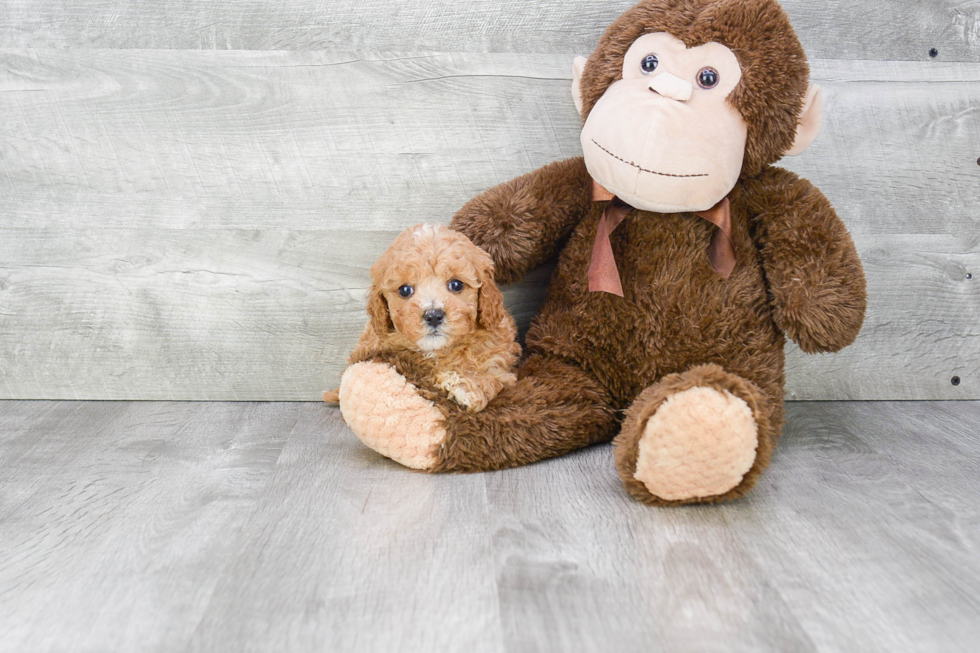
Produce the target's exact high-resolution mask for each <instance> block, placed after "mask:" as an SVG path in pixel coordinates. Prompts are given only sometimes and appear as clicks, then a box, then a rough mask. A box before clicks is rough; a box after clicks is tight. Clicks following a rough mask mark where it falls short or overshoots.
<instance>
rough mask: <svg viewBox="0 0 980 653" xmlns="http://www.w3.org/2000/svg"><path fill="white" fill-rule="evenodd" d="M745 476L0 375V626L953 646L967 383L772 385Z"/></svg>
mask: <svg viewBox="0 0 980 653" xmlns="http://www.w3.org/2000/svg"><path fill="white" fill-rule="evenodd" d="M787 417H788V428H787V431H786V434H785V436H784V437H783V440H782V443H781V445H780V447H779V448H778V449H777V451H776V456H775V459H774V461H773V464H772V466H771V467H770V469H769V470H768V471H767V473H766V475H765V476H764V477H763V479H762V481H761V482H760V484H759V485H758V486H757V488H756V489H755V490H754V491H753V492H752V493H751V494H750V495H749V496H748V497H747V498H745V499H743V500H739V501H736V502H734V503H731V504H726V505H722V506H714V507H685V508H666V509H665V508H651V507H647V506H643V505H641V504H638V503H636V502H635V501H633V500H631V499H630V498H629V496H628V495H627V494H626V493H625V492H624V491H623V489H622V486H621V485H620V483H619V480H618V477H617V475H616V471H615V468H614V466H613V460H612V452H611V449H610V447H608V446H600V447H595V448H592V449H589V450H586V451H582V452H579V453H577V454H574V455H571V456H567V457H565V458H561V459H557V460H553V461H549V462H545V463H541V464H537V465H533V466H530V467H525V468H520V469H514V470H508V471H504V472H496V473H489V474H476V475H445V476H428V475H424V474H419V473H415V472H412V471H409V470H406V469H404V468H401V467H399V466H398V465H396V464H394V463H392V462H390V461H388V460H386V459H383V458H381V457H380V456H378V455H377V454H375V453H374V452H372V451H370V450H368V449H367V448H366V447H363V446H362V445H361V444H360V443H359V442H358V441H357V440H356V438H355V437H354V436H353V434H352V433H351V432H350V431H349V430H348V429H347V428H346V426H344V425H343V423H342V421H341V420H340V417H339V413H338V411H337V410H336V409H333V408H327V407H324V406H322V405H320V406H317V405H314V404H309V403H290V404H252V403H242V402H239V403H231V404H221V403H173V402H170V403H155V402H132V403H118V402H81V403H79V402H36V401H35V402H9V401H8V402H0V563H2V564H0V651H3V652H5V653H6V652H7V651H10V652H11V653H13V652H15V651H16V652H17V653H20V652H21V651H76V650H78V651H100V652H112V651H120V652H122V651H132V650H140V651H147V652H153V651H174V650H195V651H208V652H215V653H223V652H225V651H228V652H232V651H235V652H238V651H272V650H277V651H279V650H282V651H287V650H288V651H296V652H297V653H302V652H304V651H323V650H345V651H346V650H350V651H376V650H392V649H397V650H399V651H406V652H409V653H410V652H413V651H434V650H467V651H474V652H482V651H542V652H545V651H595V650H615V651H626V652H629V651H688V650H690V651H722V650H724V651H727V650H751V651H774V652H780V653H782V652H784V651H853V650H860V651H869V652H877V651H888V652H893V651H913V650H914V651H923V650H928V651H932V650H936V651H940V650H941V651H950V652H956V651H964V652H966V651H972V650H974V649H975V643H976V641H978V639H980V483H978V482H977V478H976V473H975V472H976V467H977V464H980V434H978V431H977V427H976V425H977V424H978V423H980V402H822V403H814V402H797V403H795V404H792V405H790V406H789V408H788V414H787Z"/></svg>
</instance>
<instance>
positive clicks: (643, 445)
mask: <svg viewBox="0 0 980 653" xmlns="http://www.w3.org/2000/svg"><path fill="white" fill-rule="evenodd" d="M780 408H781V407H779V406H774V405H773V404H772V400H771V399H769V398H768V397H766V395H765V394H763V393H762V391H760V390H759V388H758V387H757V386H756V385H755V384H753V383H752V382H751V381H747V380H746V379H743V378H742V377H740V376H738V375H736V374H732V373H730V372H727V371H725V370H724V369H722V368H721V367H719V366H718V365H700V366H698V367H694V368H691V369H690V370H688V371H686V372H684V373H682V374H671V375H669V376H666V377H664V378H663V379H661V380H660V381H659V382H657V383H655V384H654V385H652V386H650V387H648V388H647V389H646V390H644V391H643V392H642V393H640V395H639V396H638V397H637V398H636V400H635V401H634V402H633V405H632V406H630V408H629V410H628V411H627V413H626V420H625V421H624V422H623V428H622V431H621V432H620V434H619V435H618V436H617V437H616V440H615V444H614V446H615V453H616V467H617V468H618V469H619V475H620V478H621V479H622V481H623V485H625V486H626V489H627V491H629V493H630V494H632V495H633V496H634V497H635V498H636V499H639V500H640V501H642V502H644V503H649V504H653V505H672V504H684V503H714V502H718V501H725V500H728V499H734V498H737V497H740V496H742V495H744V494H745V493H746V492H748V491H749V490H750V489H751V488H752V486H753V485H755V482H756V480H757V479H758V477H759V475H760V474H761V473H762V470H764V469H765V468H766V466H767V465H768V464H769V458H770V456H771V454H772V449H773V446H774V445H775V440H776V438H777V437H778V435H779V428H780V422H781V417H780V416H781V414H782V412H781V410H780ZM774 409H775V410H774Z"/></svg>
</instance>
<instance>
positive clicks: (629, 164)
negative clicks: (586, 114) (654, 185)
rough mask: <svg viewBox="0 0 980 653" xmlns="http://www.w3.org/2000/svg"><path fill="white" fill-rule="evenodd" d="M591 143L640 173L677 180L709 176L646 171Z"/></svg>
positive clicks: (594, 141) (593, 140)
mask: <svg viewBox="0 0 980 653" xmlns="http://www.w3.org/2000/svg"><path fill="white" fill-rule="evenodd" d="M592 142H593V143H595V145H596V147H598V148H599V149H600V150H602V151H603V152H605V153H606V154H608V155H609V156H611V157H612V158H614V159H616V160H618V161H622V162H623V163H625V164H626V165H628V166H633V167H634V168H636V169H637V170H639V171H640V172H649V173H650V174H651V175H658V176H660V177H678V178H682V179H687V178H690V177H708V176H709V175H707V174H701V175H672V174H670V173H667V172H657V171H656V170H647V169H646V168H644V167H641V166H638V165H636V164H635V163H633V162H632V161H627V160H626V159H624V158H623V157H621V156H616V155H615V154H613V153H612V152H610V151H609V150H607V149H606V148H604V147H603V146H601V145H599V143H597V142H596V140H595V139H594V138H593V139H592Z"/></svg>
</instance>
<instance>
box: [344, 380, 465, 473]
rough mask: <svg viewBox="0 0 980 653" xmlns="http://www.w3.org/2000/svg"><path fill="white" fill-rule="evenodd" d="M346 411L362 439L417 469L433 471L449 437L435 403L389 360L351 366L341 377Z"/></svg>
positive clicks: (393, 458) (347, 416)
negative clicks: (423, 395)
mask: <svg viewBox="0 0 980 653" xmlns="http://www.w3.org/2000/svg"><path fill="white" fill-rule="evenodd" d="M340 411H341V413H343V415H344V420H345V421H346V422H347V424H348V425H349V426H350V428H351V430H352V431H354V434H355V435H356V436H357V437H358V438H359V439H360V440H361V442H363V443H364V444H366V445H367V446H368V447H370V448H371V449H374V450H375V451H377V452H378V453H380V454H381V455H382V456H385V457H387V458H391V459H392V460H394V461H395V462H397V463H400V464H402V465H404V466H405V467H410V468H412V469H419V470H430V469H432V467H433V466H434V465H435V464H436V461H437V452H438V450H439V446H440V445H441V444H442V443H443V442H444V441H445V440H446V428H445V426H444V421H443V417H442V413H440V412H439V410H438V409H437V408H436V406H435V404H433V403H432V402H431V401H429V400H428V399H425V398H423V397H422V396H420V395H419V393H418V391H417V389H416V388H415V386H414V385H412V384H411V383H409V382H408V381H407V380H406V379H405V377H403V376H402V375H401V374H399V373H398V372H397V371H396V370H395V368H394V367H392V366H391V365H387V364H385V363H372V362H365V363H356V364H354V365H351V366H350V367H349V368H347V370H346V371H345V372H344V375H343V376H342V377H341V379H340Z"/></svg>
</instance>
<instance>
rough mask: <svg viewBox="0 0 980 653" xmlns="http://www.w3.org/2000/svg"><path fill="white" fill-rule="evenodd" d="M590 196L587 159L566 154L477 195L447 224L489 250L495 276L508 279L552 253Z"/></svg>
mask: <svg viewBox="0 0 980 653" xmlns="http://www.w3.org/2000/svg"><path fill="white" fill-rule="evenodd" d="M591 201H592V178H591V177H590V176H589V173H588V171H587V170H586V168H585V162H584V161H583V160H582V158H581V157H579V158H576V159H567V160H565V161H556V162H555V163H550V164H548V165H546V166H544V167H543V168H538V169H537V170H535V171H534V172H531V173H528V174H526V175H524V176H522V177H518V178H516V179H512V180H511V181H508V182H506V183H503V184H500V185H499V186H494V187H493V188H491V189H489V190H487V191H486V192H484V193H483V194H481V195H477V196H476V197H474V198H473V199H471V200H470V201H469V202H467V203H466V204H465V205H464V206H463V208H461V209H460V210H459V211H457V213H456V215H455V216H453V219H452V222H451V223H450V225H449V226H450V227H451V228H453V229H455V230H456V231H460V232H462V233H463V234H465V235H466V236H467V237H468V238H469V239H470V240H472V241H473V242H474V243H476V244H477V245H478V246H479V247H482V248H483V249H484V250H486V252H487V253H488V254H490V256H491V258H493V263H494V267H495V271H494V277H495V278H496V280H497V281H498V282H500V283H511V282H514V281H519V280H520V279H521V278H522V277H524V275H525V274H527V273H528V272H529V271H530V270H532V269H534V268H536V267H538V266H539V265H541V264H543V263H544V262H545V261H547V260H548V258H549V257H551V256H552V255H553V254H554V253H555V251H556V249H557V247H558V244H559V243H560V242H561V241H562V240H564V239H565V238H567V237H568V235H569V234H570V233H571V232H572V229H573V228H574V227H575V225H577V224H578V222H579V221H580V220H581V219H582V218H583V217H584V216H585V215H586V213H587V212H588V210H589V208H590V206H591Z"/></svg>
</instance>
